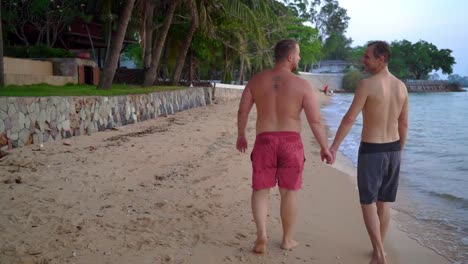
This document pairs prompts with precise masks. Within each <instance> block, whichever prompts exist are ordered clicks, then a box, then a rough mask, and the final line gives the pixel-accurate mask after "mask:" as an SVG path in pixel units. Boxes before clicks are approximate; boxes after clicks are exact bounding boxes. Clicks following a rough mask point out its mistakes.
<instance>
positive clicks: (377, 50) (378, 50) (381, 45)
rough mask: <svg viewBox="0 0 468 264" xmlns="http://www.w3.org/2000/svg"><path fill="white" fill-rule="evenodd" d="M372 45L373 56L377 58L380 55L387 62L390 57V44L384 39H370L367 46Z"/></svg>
mask: <svg viewBox="0 0 468 264" xmlns="http://www.w3.org/2000/svg"><path fill="white" fill-rule="evenodd" d="M370 46H374V52H373V53H374V57H376V58H378V57H380V56H383V57H384V62H385V63H388V60H389V59H390V54H391V53H390V46H389V45H388V43H387V42H385V41H372V42H370V43H369V44H367V47H370Z"/></svg>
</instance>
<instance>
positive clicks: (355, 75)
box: [343, 69, 366, 92]
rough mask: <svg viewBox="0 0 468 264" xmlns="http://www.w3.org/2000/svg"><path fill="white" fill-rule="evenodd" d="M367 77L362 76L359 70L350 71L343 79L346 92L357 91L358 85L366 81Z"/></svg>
mask: <svg viewBox="0 0 468 264" xmlns="http://www.w3.org/2000/svg"><path fill="white" fill-rule="evenodd" d="M365 77H366V75H364V74H362V73H361V72H360V71H359V70H355V69H352V70H349V71H348V72H347V73H346V74H345V76H344V78H343V88H344V90H345V91H348V92H354V91H356V88H357V85H358V83H359V81H360V80H362V79H364V78H365Z"/></svg>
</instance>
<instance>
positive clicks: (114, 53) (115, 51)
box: [98, 0, 135, 90]
mask: <svg viewBox="0 0 468 264" xmlns="http://www.w3.org/2000/svg"><path fill="white" fill-rule="evenodd" d="M134 4H135V0H127V1H126V3H125V5H124V6H123V9H122V13H121V15H120V18H119V27H118V29H117V33H116V35H115V39H113V40H114V41H113V42H112V45H111V49H110V53H109V58H108V59H107V60H106V64H105V65H104V70H103V73H102V78H101V79H100V80H99V85H98V89H103V90H109V89H110V88H111V86H112V81H113V80H114V75H115V70H116V69H117V65H118V62H119V58H120V50H121V49H122V43H123V41H124V38H125V34H126V32H127V26H128V22H129V21H130V17H131V14H132V10H133V6H134Z"/></svg>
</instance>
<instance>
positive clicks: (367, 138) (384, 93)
mask: <svg viewBox="0 0 468 264" xmlns="http://www.w3.org/2000/svg"><path fill="white" fill-rule="evenodd" d="M389 58H390V47H389V45H388V44H387V43H386V42H383V41H375V42H371V43H369V44H368V46H367V49H366V51H365V53H364V57H363V58H362V62H363V64H364V68H365V69H366V71H368V72H369V73H371V74H372V76H371V77H369V78H366V79H364V80H361V81H360V82H359V84H358V86H357V89H356V92H355V95H354V99H353V102H352V103H351V106H350V107H349V110H348V112H347V113H346V115H345V116H344V117H343V120H342V121H341V124H340V127H339V128H338V131H337V132H336V136H335V140H334V142H333V144H332V145H331V147H330V152H331V153H332V155H333V161H334V159H335V158H336V152H337V150H338V148H339V146H340V144H341V142H342V141H343V139H344V138H345V137H346V135H347V134H348V132H349V130H350V129H351V127H352V126H353V124H354V121H355V120H356V117H357V116H358V114H359V113H360V112H361V111H362V117H363V127H362V134H361V140H362V142H361V145H360V147H359V157H358V189H359V199H360V203H361V209H362V214H363V217H364V223H365V225H366V228H367V232H368V233H369V238H370V240H371V242H372V247H373V254H372V259H371V261H370V264H385V263H387V260H386V257H385V254H384V248H383V241H384V238H385V235H386V232H387V229H388V225H389V222H390V204H389V203H390V202H394V201H395V198H396V193H397V187H398V176H399V172H400V159H401V150H403V147H404V145H405V141H406V134H407V130H408V92H407V89H406V86H405V84H404V83H403V82H401V81H400V80H398V79H397V78H396V77H395V76H393V75H392V74H391V73H390V72H389V70H388V60H389Z"/></svg>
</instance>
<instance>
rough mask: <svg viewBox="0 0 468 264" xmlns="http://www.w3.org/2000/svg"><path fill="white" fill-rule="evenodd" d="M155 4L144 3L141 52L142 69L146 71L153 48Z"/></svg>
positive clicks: (149, 65)
mask: <svg viewBox="0 0 468 264" xmlns="http://www.w3.org/2000/svg"><path fill="white" fill-rule="evenodd" d="M155 8H156V4H155V3H154V2H152V1H150V0H147V1H146V4H145V12H146V18H145V25H144V28H145V39H144V42H143V43H144V47H145V48H144V52H143V68H144V69H148V68H149V67H151V54H152V51H153V50H152V47H153V33H154V28H155V27H154V10H155Z"/></svg>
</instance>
